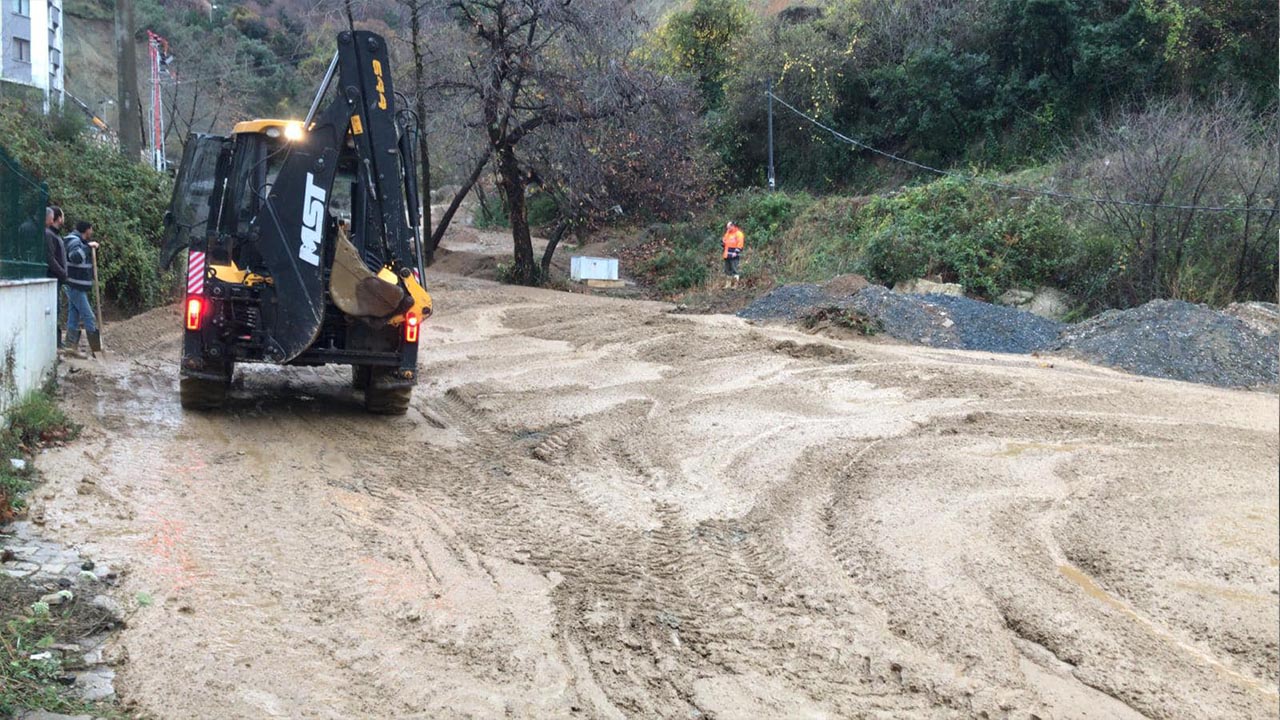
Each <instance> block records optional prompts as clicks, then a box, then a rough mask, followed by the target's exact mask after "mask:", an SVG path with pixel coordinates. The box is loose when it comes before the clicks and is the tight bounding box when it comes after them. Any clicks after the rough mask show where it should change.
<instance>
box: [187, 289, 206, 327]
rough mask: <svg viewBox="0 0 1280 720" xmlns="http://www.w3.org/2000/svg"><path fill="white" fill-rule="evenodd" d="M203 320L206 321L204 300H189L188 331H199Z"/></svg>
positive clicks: (196, 298) (190, 298)
mask: <svg viewBox="0 0 1280 720" xmlns="http://www.w3.org/2000/svg"><path fill="white" fill-rule="evenodd" d="M202 320H204V299H203V298H198V297H189V298H187V329H188V330H199V329H200V322H201V321H202Z"/></svg>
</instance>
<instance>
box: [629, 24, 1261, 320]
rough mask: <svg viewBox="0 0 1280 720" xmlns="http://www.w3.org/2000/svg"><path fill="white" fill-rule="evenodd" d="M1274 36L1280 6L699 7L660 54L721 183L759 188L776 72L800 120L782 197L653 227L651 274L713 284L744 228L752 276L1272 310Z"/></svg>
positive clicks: (653, 53) (662, 281)
mask: <svg viewBox="0 0 1280 720" xmlns="http://www.w3.org/2000/svg"><path fill="white" fill-rule="evenodd" d="M1275 29H1276V8H1275V7H1274V6H1273V5H1268V4H1263V3H1248V2H1228V3H1215V4H1211V5H1202V6H1200V5H1198V6H1191V5H1184V4H1181V3H1179V2H1178V1H1177V0H1163V1H1160V0H1134V1H1133V2H1102V1H1090V2H1066V1H1065V0H834V1H833V2H829V3H824V4H822V5H821V6H813V7H792V8H789V9H786V10H784V11H783V12H781V13H779V14H778V15H776V16H773V17H763V18H762V17H761V16H759V15H757V14H755V13H753V12H751V8H750V7H749V5H748V4H747V3H745V2H743V1H742V0H695V1H694V2H691V3H690V4H689V5H688V7H687V9H683V10H678V11H676V12H673V13H671V14H670V15H668V16H667V18H666V20H665V22H664V24H663V25H662V26H661V27H660V28H658V30H657V31H656V32H655V33H654V34H653V35H652V36H651V39H650V42H649V45H648V59H649V61H650V62H654V63H656V64H658V65H660V66H661V67H664V68H665V69H667V70H668V71H669V72H672V73H673V74H676V75H678V76H682V77H685V78H686V79H687V81H688V82H690V83H691V84H693V86H694V87H695V88H696V89H697V91H698V92H699V94H700V96H701V98H702V103H703V115H702V117H703V120H704V122H705V124H706V127H707V137H708V142H710V143H711V144H712V146H713V147H714V148H715V150H716V152H717V153H718V155H719V157H720V158H721V160H722V161H723V163H724V165H725V167H726V169H727V171H728V172H727V178H728V184H729V185H730V186H731V187H732V186H737V187H751V186H754V187H760V186H763V185H764V184H765V178H766V170H767V155H766V153H765V150H766V142H765V140H766V137H767V134H766V133H767V111H768V102H767V98H766V96H765V92H764V91H765V80H766V79H768V80H771V81H772V83H773V88H774V92H775V93H776V96H777V97H778V98H779V100H780V101H787V102H789V103H790V104H791V105H793V106H794V107H795V108H796V110H797V111H798V112H792V111H790V110H788V109H786V108H785V107H783V106H782V105H781V104H777V105H775V117H774V128H775V138H774V140H775V148H776V159H775V163H776V167H777V174H778V182H779V187H780V188H784V189H786V190H787V192H783V193H777V194H773V195H769V194H764V193H758V192H745V193H744V192H739V193H737V194H731V195H729V196H727V197H725V198H724V199H722V200H721V202H719V203H718V204H717V205H716V206H715V207H714V208H712V209H711V211H710V212H709V213H707V214H706V215H705V216H704V217H703V218H702V219H699V220H697V221H695V222H692V223H687V224H678V225H675V226H660V227H659V228H656V229H653V231H652V232H651V233H650V235H651V236H653V237H657V238H661V239H663V240H664V241H665V242H664V243H661V246H660V248H659V246H654V247H655V248H657V249H655V250H654V251H653V252H651V253H648V255H649V257H650V261H649V264H648V265H647V266H646V267H645V268H644V269H645V270H646V271H647V273H648V274H649V275H650V276H651V277H653V278H654V279H655V282H656V283H657V284H658V285H659V287H661V288H662V289H664V290H666V291H668V292H676V291H680V290H683V289H686V288H690V287H696V286H698V285H700V284H701V283H702V282H703V280H704V279H705V278H706V277H708V276H709V274H710V273H712V272H714V268H715V262H716V260H717V258H718V252H717V247H716V246H717V244H718V243H717V238H718V237H719V233H720V228H721V227H722V226H723V222H724V221H725V220H728V219H734V220H737V221H738V222H739V223H740V224H742V225H743V227H744V229H745V230H746V233H747V237H748V259H747V261H746V263H745V272H746V273H747V274H748V276H749V277H751V276H754V279H755V280H756V282H757V284H759V283H760V282H761V281H763V282H764V284H766V285H767V284H769V283H772V282H788V281H798V280H806V281H813V280H822V279H826V278H829V277H831V276H833V275H836V274H840V273H844V272H859V273H863V274H865V275H867V276H868V278H870V279H871V280H873V281H876V282H882V283H887V284H893V283H894V282H897V281H899V280H904V279H909V278H913V277H924V276H929V277H934V278H936V279H941V280H946V281H954V282H959V283H961V284H962V285H963V286H964V288H965V290H966V292H968V293H970V294H973V295H975V296H978V297H984V298H994V297H997V296H998V295H999V294H1000V293H1002V292H1003V291H1004V290H1007V289H1009V288H1019V287H1034V286H1036V285H1039V284H1051V285H1056V286H1058V287H1061V288H1063V289H1067V290H1069V291H1070V292H1072V293H1073V294H1075V295H1076V296H1077V297H1078V298H1079V299H1080V303H1081V310H1084V311H1089V310H1096V309H1100V308H1105V307H1127V306H1130V305H1134V304H1139V303H1142V302H1145V301H1147V300H1150V299H1153V298H1160V297H1169V298H1179V299H1186V300H1192V301H1197V302H1207V303H1212V304H1223V303H1227V302H1231V301H1233V300H1238V299H1239V300H1245V299H1271V300H1274V299H1275V297H1276V272H1277V263H1276V252H1275V242H1274V240H1275V232H1276V228H1277V225H1276V219H1277V210H1278V209H1280V205H1278V204H1277V203H1280V191H1278V188H1277V167H1276V157H1277V149H1278V146H1277V127H1276V115H1275V105H1274V98H1275V91H1274V88H1275V85H1276V65H1275V62H1274V57H1275V54H1276V33H1275ZM799 113H803V114H804V115H807V116H808V118H809V119H806V118H805V117H802V116H801V115H800V114H799ZM813 121H817V122H820V123H822V124H823V125H825V126H826V127H827V128H830V129H834V130H838V131H839V132H841V133H843V134H844V135H845V136H846V138H852V139H854V140H856V141H857V142H849V141H847V140H846V139H842V138H839V137H836V136H835V135H834V134H833V133H832V132H829V131H828V130H827V129H824V128H823V127H819V126H818V125H817V124H815V122H813ZM869 147H874V148H876V150H878V151H881V152H876V151H872V150H870V149H869ZM894 156H896V157H894ZM904 160H911V161H913V162H905V161H904ZM917 163H923V165H922V164H917ZM925 165H928V166H931V167H932V168H935V169H936V170H933V171H931V170H930V169H929V168H927V167H925ZM940 175H943V176H942V177H940ZM1169 206H1191V209H1187V208H1183V207H1169ZM1206 207H1207V208H1210V209H1209V210H1201V209H1195V208H1206ZM1218 208H1229V210H1228V211H1221V210H1218Z"/></svg>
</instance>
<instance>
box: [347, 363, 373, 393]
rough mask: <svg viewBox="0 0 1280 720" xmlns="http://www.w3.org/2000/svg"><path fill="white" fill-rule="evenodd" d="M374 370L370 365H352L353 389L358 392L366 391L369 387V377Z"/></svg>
mask: <svg viewBox="0 0 1280 720" xmlns="http://www.w3.org/2000/svg"><path fill="white" fill-rule="evenodd" d="M372 371H373V368H370V367H369V366H368V365H352V366H351V387H353V388H355V389H356V390H365V389H367V388H368V387H369V376H370V375H371V374H372Z"/></svg>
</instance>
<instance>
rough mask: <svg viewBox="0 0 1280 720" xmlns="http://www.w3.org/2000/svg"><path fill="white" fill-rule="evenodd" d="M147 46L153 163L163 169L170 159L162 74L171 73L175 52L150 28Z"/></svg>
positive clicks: (156, 167) (157, 167) (158, 168)
mask: <svg viewBox="0 0 1280 720" xmlns="http://www.w3.org/2000/svg"><path fill="white" fill-rule="evenodd" d="M147 47H148V49H149V53H150V59H151V164H152V166H153V167H155V169H157V170H161V171H163V170H164V169H165V168H167V167H168V161H167V160H166V158H165V155H164V97H163V96H162V95H161V93H160V75H161V73H164V74H165V75H170V73H169V63H171V62H173V54H172V53H170V52H169V41H168V40H165V39H164V38H162V37H160V36H159V35H157V34H155V33H153V32H151V31H150V30H148V31H147Z"/></svg>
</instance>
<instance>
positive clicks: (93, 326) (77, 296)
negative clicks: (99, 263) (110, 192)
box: [65, 220, 102, 357]
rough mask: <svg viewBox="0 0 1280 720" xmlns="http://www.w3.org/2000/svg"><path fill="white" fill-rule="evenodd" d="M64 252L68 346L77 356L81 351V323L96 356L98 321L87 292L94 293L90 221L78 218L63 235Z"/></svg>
mask: <svg viewBox="0 0 1280 720" xmlns="http://www.w3.org/2000/svg"><path fill="white" fill-rule="evenodd" d="M65 243H66V252H67V285H66V288H65V290H66V293H67V302H68V308H67V347H68V349H69V351H70V352H71V353H72V354H73V355H75V356H77V357H84V354H83V353H81V352H80V326H81V325H82V324H83V325H84V330H85V332H86V333H87V334H88V335H89V349H90V350H92V351H93V353H94V354H95V355H97V354H98V353H99V352H101V351H102V336H101V335H99V334H98V322H97V319H96V318H94V317H93V307H92V306H91V305H90V304H89V293H91V292H93V250H94V249H96V248H97V247H98V243H96V242H94V241H93V223H89V222H85V221H84V220H81V221H80V222H78V223H76V229H75V232H73V233H71V234H70V235H68V236H67V237H66V238H65Z"/></svg>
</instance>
